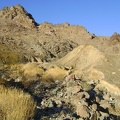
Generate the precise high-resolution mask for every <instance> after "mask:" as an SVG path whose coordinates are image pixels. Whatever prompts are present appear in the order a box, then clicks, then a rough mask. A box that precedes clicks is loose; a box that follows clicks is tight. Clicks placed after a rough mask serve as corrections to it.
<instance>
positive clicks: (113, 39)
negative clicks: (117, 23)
mask: <svg viewBox="0 0 120 120" xmlns="http://www.w3.org/2000/svg"><path fill="white" fill-rule="evenodd" d="M110 41H111V43H112V45H116V44H118V43H120V34H118V33H117V32H115V33H114V34H113V35H112V36H111V37H110Z"/></svg>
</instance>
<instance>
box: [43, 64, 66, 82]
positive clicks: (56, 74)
mask: <svg viewBox="0 0 120 120" xmlns="http://www.w3.org/2000/svg"><path fill="white" fill-rule="evenodd" d="M67 74H68V71H67V70H65V69H63V68H60V67H57V66H53V67H51V68H48V69H47V70H46V71H45V73H44V74H43V75H42V80H45V81H46V80H47V81H49V82H50V81H55V80H62V79H63V78H65V76H66V75H67Z"/></svg>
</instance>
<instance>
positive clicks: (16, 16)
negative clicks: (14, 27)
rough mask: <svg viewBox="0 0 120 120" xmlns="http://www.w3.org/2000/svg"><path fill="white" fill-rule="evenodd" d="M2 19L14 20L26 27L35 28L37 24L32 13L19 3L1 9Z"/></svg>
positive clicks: (0, 15) (0, 17) (0, 16)
mask: <svg viewBox="0 0 120 120" xmlns="http://www.w3.org/2000/svg"><path fill="white" fill-rule="evenodd" d="M0 19H6V20H9V21H11V20H13V21H15V22H16V23H17V24H19V25H22V26H24V27H25V28H31V27H32V28H34V27H36V25H37V23H36V22H35V20H34V18H33V17H32V15H31V14H29V13H28V12H27V11H26V10H25V9H24V8H23V7H22V6H21V5H19V4H18V5H16V6H12V7H10V8H9V7H4V8H3V9H2V10H1V11H0Z"/></svg>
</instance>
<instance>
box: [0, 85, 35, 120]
mask: <svg viewBox="0 0 120 120" xmlns="http://www.w3.org/2000/svg"><path fill="white" fill-rule="evenodd" d="M35 108H36V102H35V101H34V100H33V99H32V97H31V96H30V95H29V94H28V93H24V92H23V91H22V90H20V89H16V88H6V87H4V86H2V85H0V120H30V119H32V118H33V116H34V112H35Z"/></svg>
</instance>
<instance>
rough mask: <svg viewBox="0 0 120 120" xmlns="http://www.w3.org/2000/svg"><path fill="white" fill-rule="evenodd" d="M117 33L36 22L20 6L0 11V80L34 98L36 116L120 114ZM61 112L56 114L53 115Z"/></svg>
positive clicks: (104, 116)
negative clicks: (98, 34)
mask: <svg viewBox="0 0 120 120" xmlns="http://www.w3.org/2000/svg"><path fill="white" fill-rule="evenodd" d="M119 41H120V35H119V34H118V33H114V34H113V35H112V36H111V37H106V36H96V35H95V34H91V33H89V32H88V31H87V30H86V29H85V27H83V26H80V25H70V24H69V23H67V22H65V23H63V24H56V25H54V24H51V23H48V22H45V23H42V24H38V23H37V22H36V21H35V20H34V18H33V17H32V15H31V14H29V13H28V12H27V11H26V10H25V9H24V8H23V7H22V6H21V5H16V6H12V7H10V8H8V7H5V8H3V9H2V10H1V11H0V83H1V84H2V85H4V86H7V87H15V88H17V89H19V88H21V89H23V90H25V91H27V92H28V93H30V94H31V96H33V97H34V98H35V100H36V101H37V108H36V109H37V112H36V115H35V116H34V119H35V120H40V119H53V120H54V119H57V118H58V119H64V120H66V119H73V120H76V119H81V120H84V119H86V120H87V119H90V120H103V119H111V120H112V119H113V120H114V119H115V120H116V119H119V116H120V112H119V109H120V105H119V103H120V94H119V93H120V81H119V79H120V64H119V63H120V44H119ZM58 113H60V114H58Z"/></svg>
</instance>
